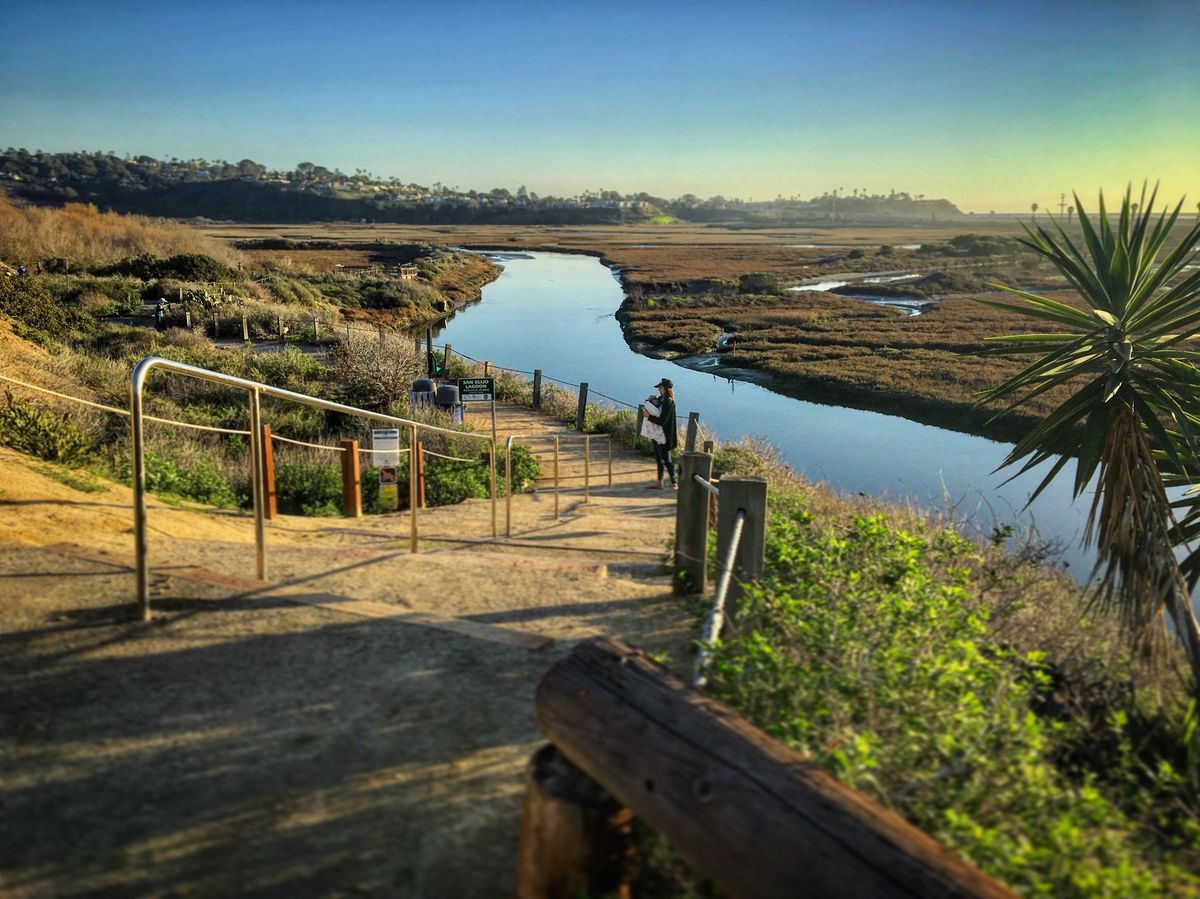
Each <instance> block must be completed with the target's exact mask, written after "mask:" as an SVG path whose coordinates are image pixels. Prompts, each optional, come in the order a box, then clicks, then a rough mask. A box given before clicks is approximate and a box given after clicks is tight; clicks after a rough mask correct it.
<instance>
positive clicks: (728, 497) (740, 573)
mask: <svg viewBox="0 0 1200 899" xmlns="http://www.w3.org/2000/svg"><path fill="white" fill-rule="evenodd" d="M738 512H744V513H745V514H746V518H745V523H744V524H743V526H742V539H741V541H740V542H739V543H738V551H737V555H735V556H734V558H733V581H732V582H731V583H730V585H729V593H728V594H727V595H726V597H725V617H726V619H727V620H729V621H732V620H734V619H735V618H736V617H737V610H738V605H739V602H740V601H741V598H742V585H743V584H745V583H748V582H750V581H756V580H758V579H759V578H761V577H762V575H763V567H764V565H765V563H766V547H767V482H766V480H765V479H764V478H754V477H735V476H734V475H724V476H723V477H722V478H721V496H720V502H719V503H718V504H717V558H718V559H720V560H722V561H723V560H724V558H725V551H726V548H727V547H728V546H729V541H730V538H731V535H732V534H733V529H734V522H735V521H736V520H737V514H738ZM717 564H718V565H720V564H721V562H720V561H719V562H718V563H717Z"/></svg>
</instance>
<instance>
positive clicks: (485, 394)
mask: <svg viewBox="0 0 1200 899" xmlns="http://www.w3.org/2000/svg"><path fill="white" fill-rule="evenodd" d="M458 400H459V402H460V403H491V406H492V451H491V452H490V453H489V461H488V469H489V474H488V484H489V485H490V488H491V492H492V536H493V537H495V536H496V534H497V530H496V379H495V378H490V377H489V378H459V379H458Z"/></svg>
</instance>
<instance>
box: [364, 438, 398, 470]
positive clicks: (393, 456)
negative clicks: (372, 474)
mask: <svg viewBox="0 0 1200 899" xmlns="http://www.w3.org/2000/svg"><path fill="white" fill-rule="evenodd" d="M371 449H373V450H375V452H374V453H373V454H372V457H371V464H372V465H373V466H375V467H376V468H395V467H396V466H397V465H399V464H400V431H399V429H397V428H375V429H374V430H372V431H371Z"/></svg>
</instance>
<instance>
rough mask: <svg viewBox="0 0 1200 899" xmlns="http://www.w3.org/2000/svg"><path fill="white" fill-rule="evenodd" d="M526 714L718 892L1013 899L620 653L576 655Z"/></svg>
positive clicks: (598, 644)
mask: <svg viewBox="0 0 1200 899" xmlns="http://www.w3.org/2000/svg"><path fill="white" fill-rule="evenodd" d="M536 717H537V724H538V727H539V728H540V730H541V731H542V733H543V734H545V735H546V737H547V738H549V739H550V741H551V742H553V743H554V745H555V746H556V747H557V748H558V750H559V751H560V752H561V753H562V754H563V755H564V756H566V757H567V759H569V760H570V761H571V762H572V763H573V764H574V765H576V766H578V767H579V768H580V769H582V770H583V772H584V773H585V774H587V775H588V776H589V777H591V778H593V779H595V780H596V781H597V782H599V784H600V785H601V786H602V787H604V789H605V790H607V791H608V792H609V793H611V794H612V795H613V796H614V797H616V799H617V800H618V801H619V802H622V803H624V804H625V805H627V806H628V807H629V808H630V809H632V810H633V813H634V814H635V815H637V816H638V817H639V818H641V819H642V820H643V821H644V822H645V823H646V824H648V825H649V826H650V827H652V828H654V829H655V830H656V831H658V832H659V833H660V834H661V835H662V836H663V838H664V839H665V840H666V841H667V843H669V844H670V845H671V846H673V847H674V848H675V849H677V850H678V851H679V852H680V853H682V854H683V855H684V856H686V857H687V858H688V859H690V860H691V861H692V862H693V863H694V864H696V865H697V866H698V867H699V868H701V869H702V870H703V871H704V872H705V873H707V874H708V875H709V876H710V877H711V878H712V879H713V880H714V881H715V882H716V884H717V886H718V887H719V888H720V889H721V891H723V892H725V893H727V894H728V895H731V896H738V897H740V899H777V897H779V896H795V895H804V896H806V897H849V899H865V897H868V896H871V897H885V899H892V897H895V899H898V897H908V899H911V897H916V896H920V897H923V899H950V897H957V899H1014V894H1013V893H1011V892H1010V891H1009V890H1008V889H1006V888H1005V887H1004V886H1002V885H1000V884H998V883H996V882H995V881H994V880H992V879H991V878H989V877H987V876H986V875H984V874H983V873H981V872H980V871H978V870H977V869H976V868H974V867H972V866H971V865H970V864H968V863H967V862H966V861H964V860H963V859H962V858H960V857H959V856H958V855H956V854H955V853H953V852H951V851H950V850H949V849H947V848H946V847H944V846H941V845H940V844H938V843H937V842H936V841H935V840H933V839H932V838H931V837H930V836H929V835H927V834H925V833H923V832H921V831H920V830H918V829H917V828H916V827H913V826H912V825H911V824H909V823H908V822H906V821H904V820H903V819H902V818H900V816H899V815H897V814H896V813H894V812H892V811H889V810H888V809H885V808H883V807H882V806H880V805H879V804H878V803H876V802H873V801H872V800H870V799H868V798H866V797H865V796H862V795H860V794H858V793H856V792H854V791H853V790H851V789H850V788H849V787H846V786H843V785H842V784H840V783H838V782H837V780H836V779H834V778H833V777H832V776H831V775H829V774H827V773H825V772H824V771H822V770H820V769H819V768H818V767H817V766H816V765H814V764H813V763H812V761H811V760H810V759H808V758H807V757H805V756H803V755H801V754H800V753H799V752H796V751H795V750H793V749H789V748H788V747H787V746H784V745H783V744H782V743H779V742H777V741H776V740H772V739H771V738H770V737H768V736H767V735H766V734H765V733H763V732H762V731H760V730H759V729H758V728H756V727H753V726H752V725H750V724H749V723H747V722H746V721H744V720H743V719H742V718H740V717H738V715H737V714H736V713H735V712H734V711H733V710H732V709H730V708H729V707H728V706H726V705H724V704H722V703H720V702H717V701H716V700H714V699H711V698H709V697H707V696H705V695H704V694H703V693H701V692H700V691H698V690H696V689H694V688H692V687H690V686H689V685H688V684H686V683H684V681H683V680H682V679H680V678H679V677H677V676H676V675H674V674H672V673H671V672H670V671H668V670H667V669H666V668H664V667H663V666H661V665H659V664H658V663H657V662H654V661H652V660H651V659H650V658H649V657H647V656H646V655H645V654H644V653H641V652H638V651H636V650H633V649H630V648H629V647H628V646H625V645H624V644H621V643H618V642H616V641H613V640H608V639H606V638H603V637H599V638H595V639H592V640H589V641H588V642H586V643H581V644H580V645H579V646H577V647H576V648H575V649H574V651H573V652H572V653H571V654H570V655H569V656H567V657H566V658H564V659H563V660H561V661H560V662H558V663H557V664H556V665H555V666H554V667H553V668H551V669H550V671H549V672H548V673H547V674H546V676H545V677H543V678H542V680H541V683H539V684H538V688H537V699H536ZM634 750H636V751H634Z"/></svg>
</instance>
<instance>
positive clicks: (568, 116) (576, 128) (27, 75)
mask: <svg viewBox="0 0 1200 899" xmlns="http://www.w3.org/2000/svg"><path fill="white" fill-rule="evenodd" d="M0 13H3V19H2V20H0V21H3V23H4V43H3V45H2V49H0V144H2V145H4V146H15V147H25V148H27V149H30V150H34V149H42V150H46V151H63V150H113V151H115V152H117V153H119V154H124V153H132V154H141V153H146V154H149V155H152V156H159V157H172V156H177V157H179V158H193V157H204V158H207V159H218V158H219V159H227V160H230V161H234V162H236V161H237V160H239V159H242V158H246V157H249V158H251V159H254V160H256V161H258V162H261V163H264V164H266V165H267V166H269V167H271V168H287V169H290V168H293V167H294V166H295V165H296V163H298V162H301V161H311V162H315V163H318V164H321V165H325V166H327V167H329V168H334V167H338V168H341V169H342V170H343V171H346V172H353V171H354V170H355V169H357V168H366V169H369V170H370V171H372V172H373V173H375V174H376V175H382V176H385V177H387V176H392V175H395V176H397V177H399V178H401V179H402V180H404V181H406V182H407V181H416V182H418V183H422V184H431V183H433V182H435V181H441V182H443V183H445V184H448V185H457V186H459V187H461V188H463V189H464V190H465V189H467V188H471V187H473V188H477V189H489V188H492V187H501V186H502V187H508V188H510V189H515V188H516V187H517V186H518V185H521V184H525V185H527V186H528V188H529V189H530V190H533V191H537V192H539V193H543V194H546V193H575V192H577V191H579V190H582V189H585V188H591V189H599V188H607V189H615V190H620V191H622V192H629V191H641V190H646V191H649V192H651V193H655V194H659V195H666V196H676V195H679V194H682V193H684V192H692V193H695V194H697V195H699V196H702V197H707V196H711V195H713V194H723V195H725V196H730V197H732V196H739V197H749V196H753V197H755V198H770V197H774V196H776V195H777V194H783V195H784V196H790V195H792V194H799V195H801V196H804V197H807V196H811V195H813V194H818V193H821V192H823V191H825V190H828V189H832V188H835V187H842V188H844V189H845V191H846V192H847V193H849V192H850V191H851V190H852V189H853V188H856V187H857V188H866V189H868V190H870V191H871V192H877V191H887V190H889V189H892V188H894V189H896V190H908V191H910V192H912V193H924V194H926V195H927V196H930V197H938V196H944V197H947V198H949V199H951V200H953V201H955V202H957V203H958V204H959V205H960V206H961V207H962V208H964V209H971V210H975V211H979V212H985V211H987V210H989V209H996V210H1028V208H1029V205H1030V203H1031V202H1038V203H1040V205H1041V206H1042V207H1043V208H1051V207H1054V208H1057V203H1058V196H1059V193H1060V192H1061V191H1067V192H1069V191H1070V190H1072V189H1077V190H1079V191H1080V193H1081V195H1083V196H1084V197H1085V198H1089V197H1094V195H1095V191H1096V189H1097V188H1098V187H1104V188H1105V189H1106V190H1111V191H1116V190H1118V189H1120V188H1122V187H1123V185H1124V184H1125V183H1126V182H1128V181H1134V182H1137V183H1140V182H1141V180H1142V179H1144V178H1150V179H1152V180H1153V179H1161V181H1162V184H1163V190H1164V193H1165V194H1166V195H1168V196H1172V197H1178V196H1179V195H1180V194H1183V193H1187V194H1189V196H1190V198H1191V199H1190V200H1189V207H1192V205H1193V204H1194V203H1195V202H1196V201H1197V200H1200V53H1198V52H1197V47H1198V46H1200V3H1196V2H1194V0H1142V2H1135V0H1122V2H1110V0H1091V2H1074V0H1039V2H1025V0H1016V2H985V0H957V2H945V3H942V2H904V0H899V2H881V3H874V2H855V0H845V2H837V3H830V2H820V3H807V2H770V0H745V2H739V3H710V2H705V0H689V2H686V3H684V2H680V3H664V2H655V0H643V2H633V3H627V2H623V0H608V2H604V3H593V2H578V3H572V2H562V0H558V2H554V3H540V2H528V3H502V2H495V0H492V2H488V0H474V2H459V0H436V2H424V3H408V2H399V0H397V2H391V3H364V2H348V3H323V4H318V3H313V2H308V0H300V2H292V3H284V2H274V3H260V2H254V0H243V2H239V3H230V2H225V0H212V2H204V3H187V4H182V3H173V2H171V0H160V2H155V3H143V2H122V0H115V2H109V3H96V2H86V3H80V2H74V0H68V2H49V0H47V2H45V3H35V2H32V0H20V2H14V0H0Z"/></svg>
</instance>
